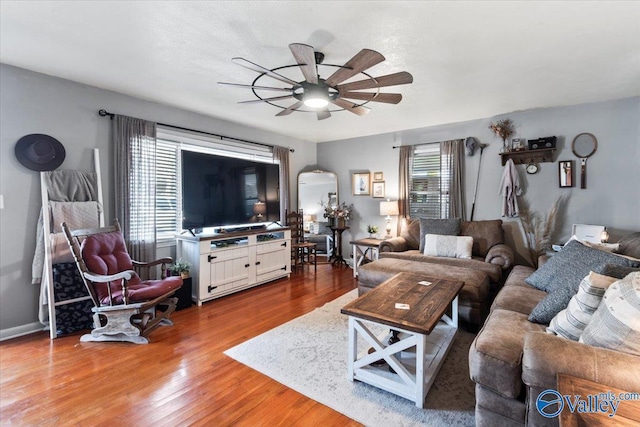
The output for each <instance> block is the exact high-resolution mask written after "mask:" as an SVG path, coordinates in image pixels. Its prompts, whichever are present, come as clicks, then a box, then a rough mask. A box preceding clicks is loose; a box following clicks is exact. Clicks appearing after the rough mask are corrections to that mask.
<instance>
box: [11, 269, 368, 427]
mask: <svg viewBox="0 0 640 427" xmlns="http://www.w3.org/2000/svg"><path fill="white" fill-rule="evenodd" d="M356 287H357V282H356V280H354V279H353V276H352V270H351V269H349V268H347V267H332V266H330V265H328V264H319V265H318V271H317V273H316V274H314V272H313V268H311V269H309V268H308V267H304V269H303V271H302V272H301V271H300V269H298V272H296V273H294V274H292V275H291V278H289V279H283V280H279V281H276V282H272V283H268V284H265V285H262V286H258V287H256V288H253V289H249V290H246V291H243V292H240V293H238V294H234V295H229V296H226V297H223V298H220V299H217V300H214V301H211V302H207V303H205V304H204V305H203V306H202V307H196V306H193V307H191V308H189V309H186V310H182V311H179V312H176V313H174V315H173V316H172V319H173V320H174V322H175V325H174V326H172V327H160V328H158V329H157V330H155V331H154V332H152V334H151V336H150V338H151V343H150V344H148V345H136V344H129V343H80V342H79V336H80V335H81V334H80V333H78V334H74V335H68V336H64V337H60V338H57V339H56V340H53V341H52V340H50V339H49V337H48V334H47V333H45V332H42V333H37V334H31V335H28V336H25V337H21V338H16V339H13V340H8V341H4V342H2V343H0V424H2V425H38V426H47V425H55V426H62V425H65V426H68V425H82V426H87V425H91V426H107V425H108V426H113V425H135V426H158V425H171V426H176V425H207V426H230V425H233V426H277V425H286V426H320V425H322V426H356V425H359V424H358V423H356V422H355V421H353V420H351V419H349V418H347V417H345V416H343V415H342V414H340V413H338V412H335V411H333V410H332V409H329V408H328V407H326V406H324V405H321V404H320V403H317V402H315V401H313V400H311V399H308V398H307V397H305V396H303V395H301V394H299V393H297V392H295V391H293V390H291V389H289V388H287V387H285V386H283V385H281V384H280V383H278V382H276V381H274V380H272V379H270V378H269V377H266V376H264V375H262V374H260V373H258V372H257V371H254V370H252V369H250V368H248V367H246V366H245V365H243V364H241V363H239V362H236V361H235V360H233V359H231V358H230V357H227V356H225V355H224V354H223V351H225V350H227V349H228V348H231V347H233V346H235V345H237V344H239V343H241V342H244V341H246V340H247V339H249V338H252V337H254V336H257V335H260V334H261V333H263V332H265V331H268V330H270V329H272V328H274V327H276V326H278V325H280V324H282V323H285V322H287V321H289V320H291V319H293V318H295V317H298V316H300V315H302V314H305V313H308V312H310V311H312V310H313V309H314V308H316V307H319V306H322V305H323V304H324V303H326V302H328V301H331V300H333V299H335V298H337V297H339V296H340V295H342V294H344V293H346V292H348V291H350V290H352V289H354V288H356ZM345 333H346V331H345ZM345 375H346V372H345Z"/></svg>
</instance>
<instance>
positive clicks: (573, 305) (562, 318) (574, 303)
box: [547, 272, 616, 341]
mask: <svg viewBox="0 0 640 427" xmlns="http://www.w3.org/2000/svg"><path fill="white" fill-rule="evenodd" d="M615 281H616V279H615V278H614V277H608V276H603V275H601V274H598V273H594V272H591V273H589V275H588V276H586V277H585V278H584V279H582V281H581V282H580V287H579V288H578V293H577V294H575V295H574V296H573V297H571V301H569V305H567V308H565V309H564V310H562V311H560V313H558V314H557V315H556V316H555V317H554V318H553V319H551V322H550V323H549V327H548V328H547V332H550V333H554V334H556V335H560V336H561V337H564V338H567V339H570V340H574V341H578V338H580V335H582V332H583V331H584V328H585V327H586V326H587V324H588V323H589V320H590V319H591V316H592V315H593V313H594V312H595V311H596V309H597V308H598V305H599V304H600V301H601V300H602V296H603V295H604V292H605V291H606V290H607V288H608V287H609V286H611V284H612V283H613V282H615Z"/></svg>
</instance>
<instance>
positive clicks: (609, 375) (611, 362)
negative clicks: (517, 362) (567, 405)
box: [522, 332, 640, 391]
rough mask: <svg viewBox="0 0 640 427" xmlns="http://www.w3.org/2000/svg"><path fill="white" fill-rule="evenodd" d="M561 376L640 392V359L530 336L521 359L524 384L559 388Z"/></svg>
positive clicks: (554, 338)
mask: <svg viewBox="0 0 640 427" xmlns="http://www.w3.org/2000/svg"><path fill="white" fill-rule="evenodd" d="M558 373H562V374H568V375H572V376H575V377H579V378H584V379H587V380H590V381H594V382H597V383H601V384H606V385H609V386H612V387H616V388H619V389H622V390H628V391H637V390H640V357H638V356H634V355H632V354H628V353H622V352H619V351H615V350H608V349H604V348H599V347H593V346H590V345H586V344H582V343H579V342H577V341H571V340H568V339H564V338H561V337H558V336H555V335H552V334H546V333H544V332H529V333H527V334H526V335H525V339H524V354H523V356H522V380H523V381H524V383H525V384H526V385H527V386H529V387H535V388H537V389H542V390H545V389H556V387H557V381H556V376H557V374H558Z"/></svg>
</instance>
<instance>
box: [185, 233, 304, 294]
mask: <svg viewBox="0 0 640 427" xmlns="http://www.w3.org/2000/svg"><path fill="white" fill-rule="evenodd" d="M249 228H251V227H245V228H244V229H243V230H242V231H225V232H224V233H214V234H207V235H204V234H199V235H197V236H190V235H188V234H180V235H178V236H177V248H176V252H177V254H176V255H177V257H178V258H182V259H184V260H186V261H187V262H189V263H191V277H192V279H193V290H192V295H193V299H194V300H195V302H196V303H197V304H198V305H202V303H203V302H205V301H209V300H212V299H215V298H219V297H222V296H224V295H228V294H232V293H235V292H238V291H241V290H243V289H248V288H251V287H254V286H257V285H261V284H263V283H267V282H270V281H272V280H276V279H280V278H282V277H287V276H289V275H290V274H291V229H290V228H288V227H278V228H272V229H269V230H267V229H265V228H260V229H259V230H250V229H249Z"/></svg>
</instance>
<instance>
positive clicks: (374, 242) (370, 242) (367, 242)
mask: <svg viewBox="0 0 640 427" xmlns="http://www.w3.org/2000/svg"><path fill="white" fill-rule="evenodd" d="M381 242H383V240H382V239H372V238H365V239H359V240H352V241H351V242H349V243H350V244H352V245H359V246H370V247H376V248H377V247H378V246H380V243H381Z"/></svg>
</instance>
